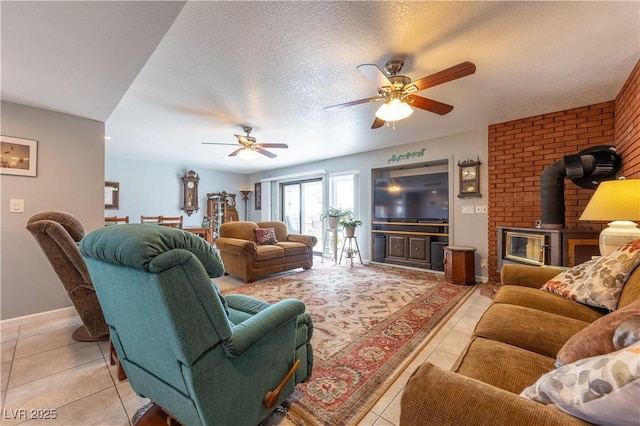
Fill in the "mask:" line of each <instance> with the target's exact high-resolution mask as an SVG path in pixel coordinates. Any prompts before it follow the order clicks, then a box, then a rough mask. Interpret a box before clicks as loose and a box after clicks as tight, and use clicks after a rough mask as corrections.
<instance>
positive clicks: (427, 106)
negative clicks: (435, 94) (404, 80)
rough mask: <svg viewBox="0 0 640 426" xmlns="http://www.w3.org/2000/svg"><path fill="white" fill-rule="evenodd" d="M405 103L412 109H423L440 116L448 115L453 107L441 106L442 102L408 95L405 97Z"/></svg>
mask: <svg viewBox="0 0 640 426" xmlns="http://www.w3.org/2000/svg"><path fill="white" fill-rule="evenodd" d="M406 101H407V103H408V104H409V105H411V106H412V107H416V108H420V109H424V110H426V111H430V112H434V113H436V114H440V115H445V114H448V113H450V112H451V110H452V109H453V106H451V105H447V104H443V103H442V102H438V101H434V100H433V99H427V98H423V97H422V96H418V95H409V96H407V98H406Z"/></svg>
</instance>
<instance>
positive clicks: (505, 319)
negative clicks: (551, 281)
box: [474, 303, 589, 359]
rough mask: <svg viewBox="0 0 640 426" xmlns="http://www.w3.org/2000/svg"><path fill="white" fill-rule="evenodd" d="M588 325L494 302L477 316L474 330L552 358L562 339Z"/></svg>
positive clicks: (561, 344) (560, 316)
mask: <svg viewBox="0 0 640 426" xmlns="http://www.w3.org/2000/svg"><path fill="white" fill-rule="evenodd" d="M588 325H589V323H588V322H584V321H579V320H576V319H573V318H567V317H563V316H562V315H557V314H552V313H549V312H543V311H538V310H536V309H531V308H526V307H523V306H516V305H507V304H503V303H494V304H493V305H491V306H490V307H489V309H487V311H486V312H485V313H484V315H482V318H480V321H479V322H478V324H477V325H476V329H475V332H474V334H475V335H476V336H480V337H484V338H487V339H491V340H496V341H499V342H503V343H508V344H510V345H513V346H517V347H519V348H522V349H526V350H529V351H533V352H536V353H538V354H541V355H545V356H548V357H550V358H553V359H555V358H556V355H557V354H558V351H559V350H560V348H562V346H563V345H564V344H565V343H566V341H567V340H569V338H570V337H571V336H573V335H574V334H576V333H577V332H578V331H580V330H582V329H583V328H585V327H586V326H588Z"/></svg>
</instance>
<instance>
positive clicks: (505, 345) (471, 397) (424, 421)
mask: <svg viewBox="0 0 640 426" xmlns="http://www.w3.org/2000/svg"><path fill="white" fill-rule="evenodd" d="M558 272H559V271H558V270H557V269H553V268H537V267H532V266H522V265H505V266H504V267H503V269H502V284H503V286H502V287H501V289H500V290H499V291H498V293H497V294H496V296H495V299H494V303H493V304H492V305H491V306H490V307H489V309H488V310H487V311H486V312H485V314H484V315H483V317H482V318H481V319H480V321H479V322H478V324H477V326H476V329H475V332H474V337H473V338H472V340H471V342H470V343H469V345H468V346H467V349H466V351H465V352H464V353H463V354H462V355H461V357H460V358H459V360H458V362H457V364H456V365H455V366H454V368H453V369H452V371H446V370H443V369H440V368H438V367H436V366H434V365H432V364H429V363H425V364H423V365H422V366H421V367H419V368H418V369H417V370H416V371H415V372H414V373H413V375H412V377H411V378H410V379H409V381H408V383H407V385H406V387H405V389H404V391H403V395H402V400H401V414H400V424H401V425H402V426H424V425H486V424H492V425H514V424H527V425H585V424H589V423H587V422H584V421H583V420H581V419H578V418H576V417H573V416H570V415H569V414H566V413H564V412H562V411H560V410H559V409H556V408H555V407H553V406H551V405H544V404H541V403H538V402H535V401H532V400H529V399H526V398H524V397H521V396H519V394H520V393H521V392H522V391H523V390H524V389H525V388H527V387H529V386H531V385H533V384H534V383H536V381H537V380H538V379H539V378H540V376H542V375H543V374H545V373H547V372H549V371H552V370H554V369H555V366H554V363H555V361H556V355H557V354H558V351H559V350H560V349H561V348H562V347H563V345H564V343H565V342H566V341H567V340H568V339H569V338H570V337H572V336H573V335H575V334H576V333H578V332H579V331H580V330H582V329H584V328H585V327H587V326H588V325H589V324H591V323H592V322H593V321H595V320H597V319H599V318H601V317H603V316H604V315H606V312H607V311H602V310H599V309H596V308H592V307H589V306H586V305H583V304H580V303H578V302H575V301H572V300H569V299H566V298H564V297H562V296H559V295H556V294H553V293H550V292H546V291H542V290H540V287H542V285H543V284H544V283H546V282H547V281H548V280H549V279H551V278H553V277H554V276H556V275H557V274H558ZM637 300H640V267H638V268H636V269H635V271H634V272H633V273H632V274H631V276H630V277H629V279H628V281H627V283H626V285H625V287H624V288H623V291H622V293H621V297H620V299H619V303H618V310H619V309H620V308H623V307H625V306H628V305H630V304H631V303H633V302H635V301H637ZM615 312H617V311H615Z"/></svg>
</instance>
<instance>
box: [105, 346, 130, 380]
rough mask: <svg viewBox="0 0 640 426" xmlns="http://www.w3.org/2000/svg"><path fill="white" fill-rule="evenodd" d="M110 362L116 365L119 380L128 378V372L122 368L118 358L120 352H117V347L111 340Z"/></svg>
mask: <svg viewBox="0 0 640 426" xmlns="http://www.w3.org/2000/svg"><path fill="white" fill-rule="evenodd" d="M109 363H110V364H111V365H115V366H116V376H117V377H118V380H120V381H123V380H126V379H127V373H125V372H124V368H122V364H121V363H120V360H119V359H118V353H117V352H116V348H114V347H113V342H112V341H109Z"/></svg>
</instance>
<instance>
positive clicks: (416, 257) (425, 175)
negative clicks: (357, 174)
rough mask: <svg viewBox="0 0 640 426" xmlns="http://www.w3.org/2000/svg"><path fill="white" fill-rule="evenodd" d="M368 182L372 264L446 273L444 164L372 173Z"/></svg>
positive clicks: (446, 222)
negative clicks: (370, 189) (394, 265)
mask: <svg viewBox="0 0 640 426" xmlns="http://www.w3.org/2000/svg"><path fill="white" fill-rule="evenodd" d="M427 169H428V171H427ZM372 184H373V185H372V187H373V194H372V195H373V214H372V217H373V222H372V224H371V234H372V235H371V236H372V238H371V240H372V245H373V247H372V254H373V256H372V258H373V261H374V262H379V263H390V264H398V265H405V266H414V267H418V268H425V269H432V270H436V271H444V260H443V256H444V247H446V246H447V245H448V243H449V173H448V162H447V161H446V160H443V161H438V162H432V163H425V164H421V165H411V167H410V168H409V167H390V168H384V169H376V170H372Z"/></svg>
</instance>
